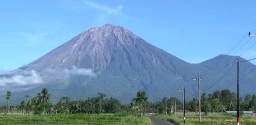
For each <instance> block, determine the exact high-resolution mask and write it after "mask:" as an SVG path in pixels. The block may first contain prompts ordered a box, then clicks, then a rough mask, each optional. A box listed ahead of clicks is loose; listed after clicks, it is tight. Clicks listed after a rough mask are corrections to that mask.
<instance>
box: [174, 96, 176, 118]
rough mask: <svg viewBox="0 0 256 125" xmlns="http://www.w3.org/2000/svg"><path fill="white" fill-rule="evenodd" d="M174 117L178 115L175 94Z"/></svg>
mask: <svg viewBox="0 0 256 125" xmlns="http://www.w3.org/2000/svg"><path fill="white" fill-rule="evenodd" d="M174 115H176V94H175V99H174Z"/></svg>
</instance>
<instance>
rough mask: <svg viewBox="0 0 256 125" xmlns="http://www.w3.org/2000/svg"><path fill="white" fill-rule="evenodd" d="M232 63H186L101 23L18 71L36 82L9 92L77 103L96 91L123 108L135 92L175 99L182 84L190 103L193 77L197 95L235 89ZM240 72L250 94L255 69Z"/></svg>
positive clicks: (220, 59) (220, 58) (217, 59)
mask: <svg viewBox="0 0 256 125" xmlns="http://www.w3.org/2000/svg"><path fill="white" fill-rule="evenodd" d="M236 58H238V57H233V56H227V55H220V56H217V57H215V58H213V59H210V60H207V61H205V62H202V63H199V64H190V63H187V62H185V61H183V60H181V59H179V58H177V57H175V56H173V55H171V54H169V53H167V52H165V51H163V50H161V49H159V48H156V47H154V46H152V45H150V44H149V43H147V42H146V41H144V40H143V39H142V38H140V37H138V36H136V35H135V34H133V33H132V32H131V31H129V30H127V29H125V28H123V27H121V26H115V25H111V24H106V25H104V26H102V27H97V28H91V29H89V30H87V31H85V32H83V33H81V34H79V35H77V36H75V37H74V38H72V39H71V40H70V41H68V42H66V43H65V44H63V45H61V46H60V47H58V48H56V49H54V50H53V51H51V52H49V53H48V54H46V55H44V56H43V57H41V58H39V59H38V60H36V61H34V62H32V63H30V64H28V65H27V66H24V67H21V68H19V70H17V72H19V73H20V72H24V71H27V72H29V71H34V72H36V73H37V74H38V75H39V76H40V78H41V80H42V82H41V83H40V84H32V85H27V86H18V87H17V86H16V87H14V88H16V89H14V90H13V91H14V94H15V93H16V96H14V95H13V96H14V98H16V100H18V99H20V98H24V95H27V94H29V95H36V93H38V92H39V91H40V89H41V88H43V87H47V88H48V89H49V91H50V93H52V97H53V100H54V101H56V100H58V99H59V98H60V97H62V96H68V97H71V98H74V99H83V98H86V97H90V96H95V95H96V94H97V93H99V92H100V93H105V94H107V95H108V96H113V97H115V98H118V99H120V100H121V101H122V102H124V103H128V102H130V101H131V99H132V98H133V97H134V96H135V94H136V92H137V91H138V90H144V91H146V92H147V94H148V95H149V97H150V100H151V101H156V100H160V99H161V98H163V97H165V96H166V97H170V96H175V95H177V96H178V97H179V95H180V93H179V92H178V89H179V88H180V87H181V86H182V85H184V86H185V87H186V90H187V97H188V98H190V99H191V98H193V97H197V96H196V95H197V94H196V92H197V84H196V81H193V80H192V78H194V77H196V76H197V73H198V72H201V74H202V77H203V80H202V90H203V92H212V91H215V90H219V89H226V88H228V89H231V90H235V86H234V83H235V76H236V69H235V68H236V67H235V66H234V65H235V64H234V63H235V62H236ZM241 68H242V69H241V71H242V72H241V75H244V76H245V77H244V78H243V79H242V80H241V82H242V83H243V84H242V85H241V86H242V89H244V90H246V91H242V92H241V93H243V94H248V93H253V89H252V87H250V86H251V85H253V82H254V81H255V80H256V77H253V76H255V75H256V74H255V73H254V72H253V70H255V68H256V66H255V65H253V64H251V63H249V62H245V63H244V64H243V66H241ZM225 72H227V73H226V75H225V76H223V78H222V75H223V74H225ZM2 77H3V76H2ZM220 78H221V79H220ZM14 85H15V84H14ZM24 87H25V88H27V89H17V88H24ZM254 88H256V85H254ZM15 90H17V91H16V92H15ZM18 90H19V91H18Z"/></svg>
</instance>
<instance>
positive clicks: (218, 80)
mask: <svg viewBox="0 0 256 125" xmlns="http://www.w3.org/2000/svg"><path fill="white" fill-rule="evenodd" d="M235 64H236V63H233V64H232V65H231V67H230V68H229V69H228V70H227V71H226V72H225V73H224V74H223V75H222V76H221V77H220V78H219V79H217V80H216V82H214V83H213V84H212V85H211V86H210V87H209V88H207V89H205V90H204V91H208V90H210V89H211V88H212V87H214V86H215V85H217V84H218V83H219V82H220V80H222V79H223V78H224V77H225V76H226V75H227V74H228V72H230V70H231V69H232V68H233V67H234V66H235Z"/></svg>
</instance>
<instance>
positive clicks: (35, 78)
mask: <svg viewBox="0 0 256 125" xmlns="http://www.w3.org/2000/svg"><path fill="white" fill-rule="evenodd" d="M77 75H79V76H87V77H96V74H95V73H94V72H93V71H92V70H91V69H86V68H77V67H76V66H73V67H72V68H71V69H64V70H53V69H47V70H45V71H43V72H42V73H39V72H37V71H35V70H30V71H27V70H17V71H16V72H0V86H27V85H37V84H42V83H47V82H49V81H51V80H54V79H55V80H57V79H69V78H70V77H71V76H77Z"/></svg>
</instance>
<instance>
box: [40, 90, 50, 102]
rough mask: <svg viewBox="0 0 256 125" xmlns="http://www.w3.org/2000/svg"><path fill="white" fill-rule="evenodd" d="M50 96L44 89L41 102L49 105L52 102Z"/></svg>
mask: <svg viewBox="0 0 256 125" xmlns="http://www.w3.org/2000/svg"><path fill="white" fill-rule="evenodd" d="M50 96H51V95H50V94H49V93H48V90H47V89H46V88H43V89H42V91H41V96H40V97H39V98H40V101H41V102H42V103H49V102H50V99H51V98H50Z"/></svg>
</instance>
